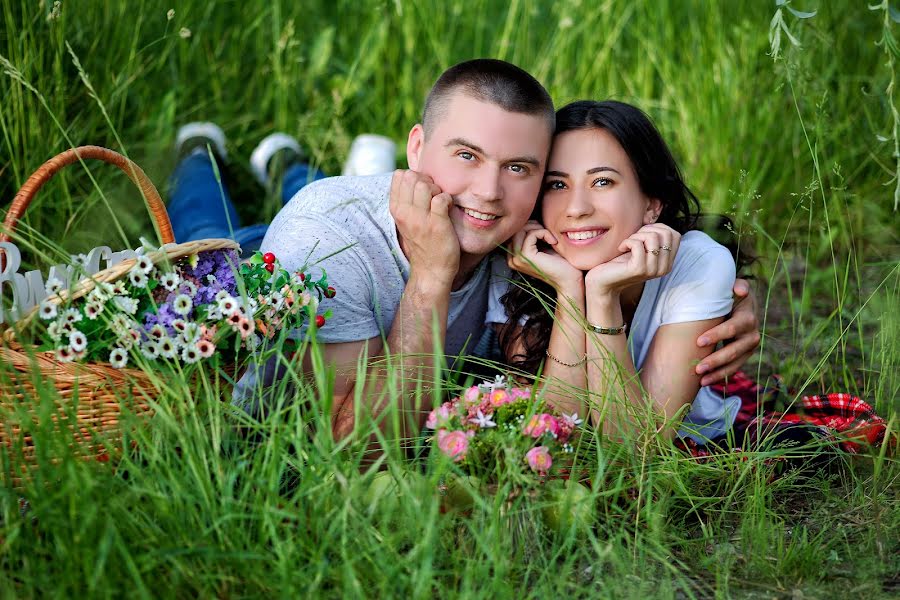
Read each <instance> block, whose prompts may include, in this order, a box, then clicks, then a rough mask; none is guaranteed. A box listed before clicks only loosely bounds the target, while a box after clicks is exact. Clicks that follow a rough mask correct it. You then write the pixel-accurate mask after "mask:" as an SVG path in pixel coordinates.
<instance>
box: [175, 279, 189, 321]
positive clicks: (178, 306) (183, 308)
mask: <svg viewBox="0 0 900 600" xmlns="http://www.w3.org/2000/svg"><path fill="white" fill-rule="evenodd" d="M182 287H184V286H182ZM191 308H193V305H192V303H191V297H190V296H188V295H187V294H178V295H177V296H176V297H175V300H173V301H172V310H174V311H175V312H176V313H177V314H179V315H182V316H187V315H188V314H189V313H190V312H191Z"/></svg>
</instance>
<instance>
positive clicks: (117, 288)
mask: <svg viewBox="0 0 900 600" xmlns="http://www.w3.org/2000/svg"><path fill="white" fill-rule="evenodd" d="M110 295H112V296H127V295H128V290H127V289H126V288H125V284H124V283H122V282H121V281H117V282H115V283H114V284H113V286H112V289H111V290H110Z"/></svg>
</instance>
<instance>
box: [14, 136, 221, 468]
mask: <svg viewBox="0 0 900 600" xmlns="http://www.w3.org/2000/svg"><path fill="white" fill-rule="evenodd" d="M86 158H93V159H99V160H102V161H105V162H107V163H110V164H113V165H115V166H117V167H119V168H120V169H121V170H122V171H124V172H125V173H126V175H128V177H129V178H130V179H131V180H132V182H134V183H135V185H137V186H138V188H139V189H140V191H141V195H142V196H143V198H144V200H145V202H146V203H147V206H148V208H149V210H150V214H151V217H152V219H153V223H154V226H155V227H156V229H157V233H158V234H159V237H160V239H161V240H162V242H163V243H164V244H169V245H168V246H167V247H166V248H165V249H163V250H160V251H157V252H154V253H150V254H149V255H148V256H149V258H151V260H153V262H154V264H157V263H159V262H160V261H165V260H167V259H168V260H176V259H178V258H181V257H184V256H188V255H190V254H194V253H196V252H202V251H208V250H219V249H232V248H233V249H237V248H238V245H237V244H236V243H234V242H233V241H231V240H225V239H211V240H202V241H197V242H188V243H184V244H174V243H173V242H174V241H175V239H174V235H173V233H172V225H171V223H170V221H169V217H168V214H167V213H166V209H165V205H164V204H163V202H162V199H161V198H160V196H159V192H157V190H156V188H155V187H154V186H153V184H152V183H151V182H150V180H149V179H148V178H147V176H146V174H144V172H143V171H142V170H141V168H140V167H138V166H137V165H136V164H135V163H133V162H131V161H130V160H128V159H127V158H125V157H124V156H122V155H121V154H118V153H116V152H113V151H112V150H108V149H106V148H101V147H98V146H83V147H80V148H74V149H71V150H67V151H65V152H63V153H61V154H59V155H57V156H55V157H54V158H52V159H50V160H49V161H47V162H46V163H44V164H43V165H42V166H41V167H40V168H39V169H38V170H37V171H35V173H34V174H33V175H32V176H31V177H29V179H28V181H26V182H25V184H24V185H23V186H22V188H21V190H19V192H18V194H16V197H15V199H14V200H13V202H12V205H11V206H10V209H9V212H8V213H7V215H6V219H5V221H4V224H3V230H2V231H0V241H8V240H9V235H10V234H11V233H12V232H13V231H14V229H15V227H16V225H17V223H18V221H19V219H20V218H21V216H22V214H23V213H24V211H25V209H26V208H27V207H28V205H29V204H30V203H31V201H32V199H33V198H34V196H35V194H36V193H37V191H38V190H39V189H40V188H41V187H42V186H43V185H44V183H46V182H47V181H48V180H49V179H50V178H51V177H52V176H53V175H54V174H55V173H56V172H57V171H59V170H60V169H61V168H63V167H64V166H66V165H70V164H72V163H75V162H78V161H80V160H82V159H86ZM135 262H136V259H128V260H125V261H123V262H121V263H119V264H116V265H114V266H112V267H110V268H108V269H106V270H103V271H101V272H99V273H97V274H96V275H94V276H92V277H90V278H86V279H84V280H82V281H80V282H79V283H77V284H76V285H73V286H72V288H71V289H70V290H68V291H64V292H61V293H60V294H59V295H58V296H56V295H55V296H51V297H50V298H48V300H50V301H53V302H57V303H60V302H64V301H66V300H68V299H69V298H71V299H75V298H78V297H81V296H82V295H84V294H87V293H88V292H90V291H91V290H92V289H93V288H94V287H95V286H96V285H97V283H99V282H113V281H116V280H117V279H119V278H120V277H122V276H123V275H125V274H127V273H128V271H129V270H130V269H131V267H132V266H133V265H134V263H135ZM36 313H37V308H35V309H34V310H32V311H31V312H30V313H29V314H28V315H26V316H25V317H24V318H23V319H21V320H20V321H19V323H17V324H16V326H15V328H8V329H6V331H4V332H3V334H2V339H0V360H2V361H3V362H4V363H6V365H7V366H6V367H5V368H4V369H3V371H4V373H3V374H2V377H0V420H2V424H0V444H2V445H3V446H5V447H6V448H7V450H8V451H11V452H10V454H9V455H10V458H14V457H17V456H20V457H21V458H22V459H23V460H21V461H19V462H17V463H16V464H15V465H13V472H12V473H8V472H7V473H4V474H3V476H4V477H6V478H8V479H9V480H11V481H12V482H13V483H14V484H16V483H19V482H21V478H22V477H23V476H24V477H27V472H28V468H29V467H31V466H33V464H34V462H35V458H36V457H35V447H34V439H33V437H32V435H31V431H33V429H34V427H35V426H36V424H37V423H38V420H39V419H38V414H37V412H38V409H39V408H40V406H41V402H40V396H41V395H40V393H39V392H38V390H39V389H40V390H47V389H48V388H51V387H52V388H55V392H56V393H55V394H54V395H53V398H54V402H55V403H56V406H55V411H54V412H53V419H54V421H55V422H56V424H57V425H59V426H64V427H66V428H67V429H69V431H70V432H71V434H72V435H73V447H74V448H76V450H77V452H78V453H79V454H82V455H84V456H85V457H93V458H96V459H98V460H109V452H110V450H111V449H112V450H116V449H119V448H120V447H121V440H122V433H123V432H122V430H121V427H120V415H121V412H122V407H123V405H127V407H128V410H129V411H130V412H131V413H132V414H134V415H136V416H138V417H141V416H149V415H150V414H151V413H152V408H151V404H150V400H152V399H154V398H156V397H157V396H158V395H159V390H158V385H159V384H158V381H159V376H158V375H156V376H155V377H151V376H150V375H149V374H148V373H146V372H144V371H142V370H140V369H135V368H124V369H116V368H114V367H113V366H112V365H110V364H109V363H103V362H95V363H61V362H59V361H58V360H57V359H56V356H55V353H54V352H41V351H37V350H36V349H35V348H34V347H32V346H29V345H27V344H24V343H22V342H20V341H19V340H17V338H16V330H18V331H22V330H23V328H24V327H25V326H27V324H28V322H29V321H31V320H32V319H34V318H35V315H36ZM154 381H156V382H157V383H154ZM73 417H74V422H73ZM19 452H21V454H19Z"/></svg>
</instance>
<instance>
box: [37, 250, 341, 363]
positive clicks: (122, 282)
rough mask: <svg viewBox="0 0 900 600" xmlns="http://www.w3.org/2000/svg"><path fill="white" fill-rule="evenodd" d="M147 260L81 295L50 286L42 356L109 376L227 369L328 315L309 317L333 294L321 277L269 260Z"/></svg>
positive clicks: (229, 254)
mask: <svg viewBox="0 0 900 600" xmlns="http://www.w3.org/2000/svg"><path fill="white" fill-rule="evenodd" d="M150 256H152V255H150ZM150 256H148V255H142V256H138V257H137V259H136V261H135V262H134V265H133V266H131V267H130V270H128V271H127V273H126V274H125V275H124V276H123V277H121V278H119V279H118V280H116V281H114V282H104V281H98V282H94V285H93V286H92V287H91V289H90V290H89V291H87V293H83V294H71V295H70V294H65V293H63V294H59V292H60V291H61V289H62V287H63V284H62V282H61V281H58V280H56V279H50V280H49V281H48V282H47V292H48V293H49V294H50V295H49V296H48V298H47V299H46V300H44V301H43V302H42V303H41V304H40V306H39V307H38V317H39V319H40V321H41V322H42V323H43V324H44V325H45V327H44V328H42V338H43V342H44V347H43V348H41V349H42V350H53V351H55V353H56V357H57V359H58V360H59V361H60V362H71V361H92V362H108V363H109V364H110V365H111V366H112V367H114V368H116V369H123V368H125V367H126V366H130V365H133V364H138V363H146V362H147V361H164V362H170V363H173V364H174V363H178V364H181V365H193V364H195V363H200V362H201V361H205V360H208V359H212V358H214V357H216V358H217V359H219V361H220V364H228V363H235V362H237V361H238V360H240V359H241V358H242V357H243V356H246V354H242V351H248V352H251V351H254V350H257V349H258V348H260V347H261V345H262V344H263V341H264V340H272V339H273V338H274V337H275V336H276V335H277V334H278V333H279V332H281V334H282V337H283V338H285V339H286V336H287V334H289V333H290V331H291V330H293V329H296V328H298V327H300V326H301V325H303V323H304V322H305V321H306V319H307V318H311V319H314V320H315V323H316V325H317V326H318V327H322V326H323V325H324V324H325V321H326V319H327V318H328V317H329V316H330V315H329V314H328V313H326V314H324V315H317V314H316V312H317V309H318V305H319V301H320V300H321V299H322V298H323V297H332V296H334V294H335V292H334V288H332V287H330V286H329V285H328V281H327V278H326V275H325V273H324V272H323V273H322V275H321V277H319V278H318V279H314V278H313V277H312V276H311V274H310V273H309V272H308V271H306V270H303V269H301V270H298V271H296V272H294V273H290V272H288V271H286V270H285V269H283V268H281V265H280V264H279V262H278V260H277V259H276V257H275V255H274V254H272V253H266V254H262V253H260V252H257V253H255V254H254V255H253V256H252V257H251V258H250V259H249V260H248V261H246V262H244V263H240V261H239V259H238V254H237V251H236V250H234V249H230V248H229V249H219V250H210V251H203V252H198V253H194V254H190V255H188V256H184V257H181V258H179V259H178V260H176V261H174V262H167V261H160V262H159V263H158V264H154V262H153V259H152V258H151V257H150ZM72 297H74V298H75V299H70V298H72Z"/></svg>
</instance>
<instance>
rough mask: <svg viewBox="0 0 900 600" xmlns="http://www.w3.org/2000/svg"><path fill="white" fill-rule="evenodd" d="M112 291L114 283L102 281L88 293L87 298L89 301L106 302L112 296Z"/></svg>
mask: <svg viewBox="0 0 900 600" xmlns="http://www.w3.org/2000/svg"><path fill="white" fill-rule="evenodd" d="M112 291H113V286H112V285H110V284H108V283H106V282H101V283H99V284H97V287H95V288H94V289H92V290H91V291H90V292H89V293H88V295H87V300H88V302H100V303H103V302H106V301H107V300H109V299H110V297H111V296H112Z"/></svg>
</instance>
